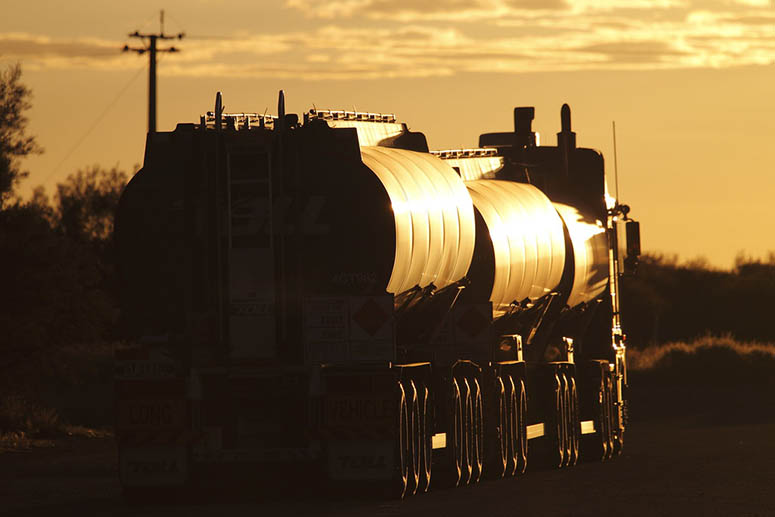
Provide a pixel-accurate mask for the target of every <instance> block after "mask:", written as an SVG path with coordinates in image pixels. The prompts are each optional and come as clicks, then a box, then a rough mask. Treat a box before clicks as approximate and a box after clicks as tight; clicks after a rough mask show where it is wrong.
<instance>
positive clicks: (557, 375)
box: [549, 369, 565, 469]
mask: <svg viewBox="0 0 775 517" xmlns="http://www.w3.org/2000/svg"><path fill="white" fill-rule="evenodd" d="M562 377H563V375H562V372H559V371H557V370H556V369H554V370H553V371H552V375H551V379H552V381H553V382H552V383H553V392H554V393H553V395H552V435H551V438H552V440H551V441H550V449H549V464H550V466H552V467H554V468H557V469H559V468H562V466H563V464H564V463H565V461H564V460H565V425H564V420H565V411H564V410H563V406H564V405H565V404H564V403H563V402H564V399H565V397H564V396H563V394H564V389H563V382H562V380H561V378H562Z"/></svg>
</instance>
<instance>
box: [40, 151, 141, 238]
mask: <svg viewBox="0 0 775 517" xmlns="http://www.w3.org/2000/svg"><path fill="white" fill-rule="evenodd" d="M126 182H127V174H126V173H125V172H123V171H121V170H119V169H118V168H117V167H113V168H112V169H103V168H101V167H100V166H98V165H94V166H92V167H87V168H86V169H83V170H80V171H78V172H77V173H75V174H71V175H70V176H68V177H67V179H66V180H65V181H64V183H60V184H59V185H57V192H56V206H55V208H54V209H55V213H56V219H57V223H58V225H59V227H60V228H61V230H62V232H63V233H64V234H65V236H66V237H68V238H71V239H75V240H77V241H81V242H92V243H105V242H107V241H109V239H110V238H111V237H112V235H113V217H114V215H115V212H116V206H117V205H118V198H119V197H120V196H121V191H122V190H123V188H124V185H126Z"/></svg>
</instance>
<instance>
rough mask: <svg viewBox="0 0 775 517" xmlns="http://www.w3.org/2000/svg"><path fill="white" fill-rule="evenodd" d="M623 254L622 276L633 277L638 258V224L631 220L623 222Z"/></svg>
mask: <svg viewBox="0 0 775 517" xmlns="http://www.w3.org/2000/svg"><path fill="white" fill-rule="evenodd" d="M624 234H625V253H624V257H623V258H624V267H623V268H622V270H621V271H622V274H624V275H634V274H635V272H636V271H637V269H638V261H639V258H640V223H639V222H638V221H633V220H631V219H629V220H626V221H624Z"/></svg>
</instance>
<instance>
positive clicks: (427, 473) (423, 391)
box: [418, 386, 433, 492]
mask: <svg viewBox="0 0 775 517" xmlns="http://www.w3.org/2000/svg"><path fill="white" fill-rule="evenodd" d="M420 395H421V397H420V436H421V440H422V441H421V445H422V447H421V449H420V455H421V457H420V486H419V489H418V490H419V491H420V492H427V491H428V490H429V489H430V487H431V471H432V467H433V427H432V422H431V420H430V419H431V401H430V392H429V391H428V388H427V387H426V386H421V387H420Z"/></svg>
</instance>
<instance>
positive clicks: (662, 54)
mask: <svg viewBox="0 0 775 517" xmlns="http://www.w3.org/2000/svg"><path fill="white" fill-rule="evenodd" d="M160 7H163V8H164V9H165V12H166V24H165V32H167V33H171V34H173V33H177V32H180V31H184V32H185V33H186V38H185V39H183V40H182V41H174V42H172V44H174V45H175V46H177V47H178V48H179V49H181V51H182V52H180V53H177V54H165V55H162V56H161V61H160V64H159V94H158V99H159V108H158V110H159V116H158V127H159V130H171V129H172V128H174V126H175V124H176V123H177V122H195V121H198V119H199V116H200V115H201V114H203V113H204V112H206V111H208V110H211V109H212V106H213V101H214V98H215V93H216V91H219V90H220V91H222V92H223V93H224V100H225V105H226V110H227V111H258V112H263V111H264V110H265V109H266V110H268V112H269V113H274V112H275V111H276V105H277V91H278V90H279V89H284V90H285V91H286V97H287V106H288V111H290V112H294V111H295V112H299V113H300V112H303V111H306V110H307V109H309V108H311V107H312V106H313V104H314V105H315V106H316V107H318V108H333V109H353V108H355V109H358V110H361V111H377V112H392V113H395V114H396V116H397V117H398V119H399V120H401V121H404V122H407V123H408V124H409V126H410V128H412V129H413V130H416V131H422V132H424V133H425V134H426V135H427V137H428V141H429V144H430V145H431V147H432V148H434V149H445V148H457V147H475V146H476V143H477V139H478V135H479V134H480V133H483V132H488V131H498V130H509V129H511V128H512V109H513V107H514V106H535V107H536V122H535V128H536V130H537V131H539V132H540V134H541V140H542V142H544V143H547V144H551V145H554V143H555V133H556V132H557V131H559V112H560V106H561V105H562V104H563V103H564V102H567V103H569V104H570V106H571V108H572V110H573V129H574V130H575V131H576V132H577V134H578V143H579V145H581V146H585V147H594V148H597V149H600V150H601V151H602V152H603V153H604V155H605V156H606V167H607V172H608V174H609V177H610V178H613V163H614V160H613V145H612V138H611V121H613V120H615V121H616V127H617V145H618V162H619V177H620V185H619V190H620V197H621V199H622V201H624V202H626V203H628V204H630V205H631V206H632V215H634V216H635V217H636V218H638V219H639V220H640V221H641V227H642V239H643V247H644V250H645V251H650V252H662V253H666V254H674V253H675V254H678V255H679V256H680V258H681V259H682V260H688V259H694V258H697V257H700V256H702V257H705V258H707V259H708V260H709V261H710V263H711V264H713V265H715V266H718V267H723V268H728V267H730V266H731V265H732V264H733V261H734V258H735V256H736V255H737V254H738V253H739V252H744V253H746V254H748V255H751V256H754V257H757V256H758V257H763V256H765V255H766V254H767V253H768V252H769V251H770V250H773V251H775V218H774V217H773V213H775V209H774V205H775V202H774V200H775V141H773V140H775V4H774V3H773V1H772V0H717V1H700V0H567V1H566V0H438V1H432V2H431V1H428V2H422V1H414V0H331V1H321V0H276V1H269V0H259V1H251V0H242V1H237V0H234V1H227V0H222V1H220V0H187V1H168V2H166V3H165V4H164V5H163V6H161V4H160V3H158V2H151V1H145V0H136V1H134V2H121V3H119V2H97V1H86V0H69V1H68V2H55V1H42V0H29V1H26V2H17V3H14V4H13V7H10V8H9V7H6V8H4V9H3V16H2V17H0V66H5V65H7V64H10V63H15V62H20V63H21V64H22V67H23V74H24V75H23V80H24V82H25V83H26V84H27V85H28V86H30V87H31V88H32V90H33V93H34V98H33V104H34V107H33V109H32V110H31V111H30V112H29V119H30V124H29V129H30V133H31V134H34V135H37V137H38V140H39V142H40V144H41V145H42V147H44V148H45V153H44V154H43V155H40V156H35V157H32V158H29V159H27V160H25V162H24V166H25V168H27V169H28V170H29V171H30V177H29V179H27V180H26V181H25V182H24V184H23V185H22V193H24V194H27V193H29V192H30V191H31V189H32V188H33V187H34V186H35V185H39V184H44V185H45V186H46V188H47V190H48V192H49V193H51V192H52V190H53V188H54V186H55V185H56V183H57V182H58V181H62V180H64V178H66V177H67V175H68V174H70V173H73V172H75V171H76V170H78V169H79V168H83V167H85V166H89V165H93V164H100V165H103V166H106V167H109V166H113V165H116V164H118V165H119V166H120V167H121V168H124V169H126V170H129V169H131V168H132V167H133V165H134V164H137V163H141V162H142V156H143V148H144V143H145V131H146V122H147V112H146V109H147V104H146V103H147V61H148V60H147V56H138V55H137V54H134V53H122V52H120V49H121V47H123V45H124V44H125V43H129V44H135V45H136V44H138V43H139V42H138V41H137V40H134V41H133V40H132V39H130V38H128V37H127V34H128V33H130V32H133V31H135V30H140V31H141V32H157V31H158V30H159V13H158V9H159V8H160ZM609 185H610V188H611V190H612V191H613V182H612V181H610V182H609Z"/></svg>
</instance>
